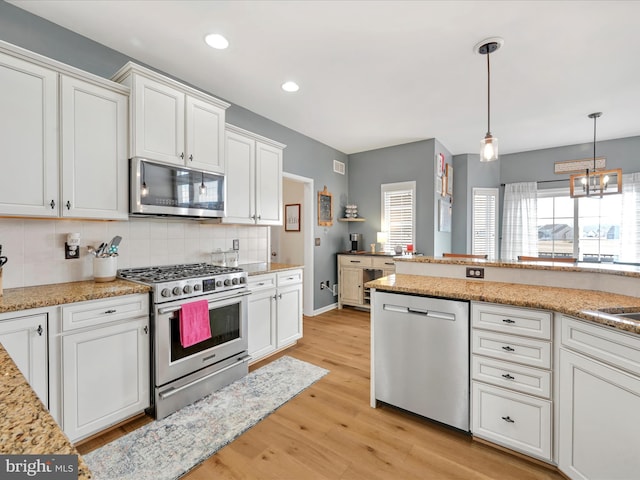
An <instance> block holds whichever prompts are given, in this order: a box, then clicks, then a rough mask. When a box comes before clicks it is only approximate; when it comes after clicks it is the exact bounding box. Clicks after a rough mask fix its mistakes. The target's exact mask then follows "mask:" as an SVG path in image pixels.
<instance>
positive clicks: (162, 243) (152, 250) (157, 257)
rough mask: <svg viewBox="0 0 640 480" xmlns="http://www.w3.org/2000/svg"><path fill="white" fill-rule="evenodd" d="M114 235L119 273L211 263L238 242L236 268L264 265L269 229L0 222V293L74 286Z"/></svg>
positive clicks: (185, 223)
mask: <svg viewBox="0 0 640 480" xmlns="http://www.w3.org/2000/svg"><path fill="white" fill-rule="evenodd" d="M75 232H78V233H80V236H81V237H80V258H79V259H71V260H66V259H65V258H64V243H65V241H66V239H67V234H68V233H75ZM115 235H120V236H121V237H122V241H121V242H120V247H119V250H118V268H128V267H144V266H149V265H170V264H176V263H195V262H210V261H211V253H212V252H214V251H215V250H217V249H221V250H229V249H231V248H232V246H233V244H232V241H233V239H236V238H237V239H239V240H240V263H253V262H266V261H268V260H269V254H268V252H269V241H270V227H261V226H241V225H218V224H212V223H206V222H198V221H196V220H178V219H176V220H173V219H171V220H167V219H155V218H154V219H145V218H131V219H130V220H129V221H89V220H86V221H85V220H61V219H51V220H45V219H43V220H40V219H24V218H15V219H13V218H1V219H0V245H2V255H6V256H7V257H8V259H9V261H8V262H7V264H6V265H5V266H4V267H3V284H4V288H16V287H25V286H31V285H46V284H50V283H64V282H74V281H79V280H91V279H92V278H93V256H92V255H91V254H90V253H89V252H88V251H87V246H88V245H91V246H95V247H97V246H98V245H100V243H102V242H109V241H110V240H111V239H112V238H113V237H114V236H115Z"/></svg>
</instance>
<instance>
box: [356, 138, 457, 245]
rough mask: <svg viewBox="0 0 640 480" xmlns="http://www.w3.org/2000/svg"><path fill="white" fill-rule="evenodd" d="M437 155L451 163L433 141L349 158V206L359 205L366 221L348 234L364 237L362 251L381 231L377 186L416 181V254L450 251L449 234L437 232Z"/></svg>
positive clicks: (436, 142) (448, 156) (442, 148)
mask: <svg viewBox="0 0 640 480" xmlns="http://www.w3.org/2000/svg"><path fill="white" fill-rule="evenodd" d="M436 153H443V154H444V155H445V161H446V162H447V163H451V154H450V153H449V151H448V150H447V149H446V148H445V147H444V146H443V145H442V144H441V143H440V142H438V141H437V140H435V139H429V140H423V141H419V142H413V143H407V144H404V145H396V146H393V147H387V148H381V149H377V150H370V151H368V152H361V153H356V154H352V155H349V169H350V170H349V198H348V202H349V203H354V204H356V205H358V214H359V216H361V217H364V218H366V219H367V221H366V222H363V223H350V224H349V226H350V228H349V231H350V232H357V233H362V234H363V237H364V239H363V243H364V248H366V249H368V248H369V244H370V243H374V242H375V241H376V232H378V231H380V220H381V218H380V217H381V206H380V185H381V184H383V183H395V182H407V181H411V180H415V181H416V245H415V249H416V251H417V252H420V253H423V254H425V255H434V254H441V253H442V252H443V251H446V250H448V249H449V248H450V242H451V233H450V232H446V233H445V232H438V202H437V198H439V197H440V195H439V194H437V193H436V191H435V155H436ZM454 185H455V183H454ZM345 203H346V202H345ZM346 240H347V239H345V248H346V247H347V244H346ZM434 252H436V253H434Z"/></svg>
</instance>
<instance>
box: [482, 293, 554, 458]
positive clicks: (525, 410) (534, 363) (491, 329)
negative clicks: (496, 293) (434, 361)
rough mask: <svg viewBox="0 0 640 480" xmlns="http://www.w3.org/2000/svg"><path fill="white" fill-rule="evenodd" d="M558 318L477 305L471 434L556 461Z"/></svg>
mask: <svg viewBox="0 0 640 480" xmlns="http://www.w3.org/2000/svg"><path fill="white" fill-rule="evenodd" d="M551 318H552V315H551V313H549V312H545V311H541V310H534V309H527V308H517V307H510V306H504V305H495V304H488V303H480V302H474V303H472V304H471V325H472V332H471V338H472V341H471V353H472V356H471V378H472V382H471V383H472V388H471V432H472V433H473V435H474V436H477V437H479V438H484V439H486V440H489V441H491V442H494V443H496V444H499V445H502V446H504V447H507V448H511V449H513V450H517V451H519V452H522V453H525V454H527V455H531V456H534V457H536V458H538V459H540V460H544V461H545V462H552V461H553V448H552V447H553V402H552V401H551V398H552V377H553V375H552V366H553V362H552V342H551V337H552V335H551V332H552V328H551V327H552V325H551Z"/></svg>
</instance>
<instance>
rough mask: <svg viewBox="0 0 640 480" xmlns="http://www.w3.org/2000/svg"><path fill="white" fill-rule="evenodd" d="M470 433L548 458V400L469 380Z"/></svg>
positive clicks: (549, 417)
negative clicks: (470, 396) (470, 392)
mask: <svg viewBox="0 0 640 480" xmlns="http://www.w3.org/2000/svg"><path fill="white" fill-rule="evenodd" d="M472 395H473V405H472V407H473V411H472V425H471V429H472V432H473V434H474V435H477V436H480V437H483V438H486V439H487V440H491V441H494V442H495V443H498V444H501V445H504V446H507V447H509V448H514V449H517V450H519V451H521V452H524V453H528V454H530V455H533V456H535V457H538V458H542V459H545V460H549V459H550V458H551V425H552V424H551V402H550V401H548V400H543V399H540V398H536V397H533V396H531V395H524V394H522V393H517V392H514V391H511V390H506V389H503V388H497V387H493V386H490V385H485V384H483V383H480V382H473V392H472Z"/></svg>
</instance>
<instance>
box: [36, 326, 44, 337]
mask: <svg viewBox="0 0 640 480" xmlns="http://www.w3.org/2000/svg"><path fill="white" fill-rule="evenodd" d="M43 331H44V330H42V325H38V329H37V330H36V332H38V335H40V336H42V332H43Z"/></svg>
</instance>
